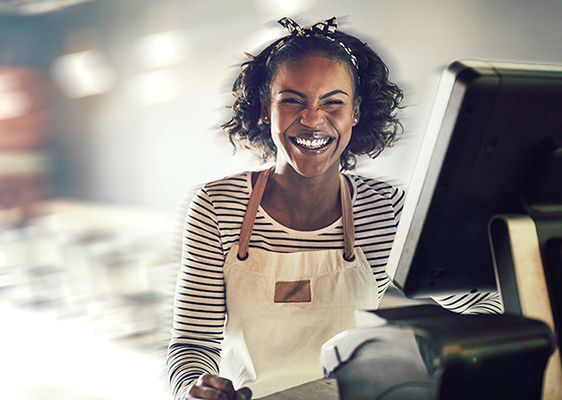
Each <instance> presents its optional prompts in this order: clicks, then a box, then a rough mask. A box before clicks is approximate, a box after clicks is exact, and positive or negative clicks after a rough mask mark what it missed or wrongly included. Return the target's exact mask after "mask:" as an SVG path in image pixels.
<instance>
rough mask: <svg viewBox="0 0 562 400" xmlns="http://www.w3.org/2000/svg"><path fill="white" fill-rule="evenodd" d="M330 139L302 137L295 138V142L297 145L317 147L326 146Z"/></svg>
mask: <svg viewBox="0 0 562 400" xmlns="http://www.w3.org/2000/svg"><path fill="white" fill-rule="evenodd" d="M329 141H330V140H329V139H313V140H309V139H302V138H296V142H297V144H298V145H299V146H303V147H309V148H311V149H318V148H320V147H323V146H326V145H327V144H328V142H329Z"/></svg>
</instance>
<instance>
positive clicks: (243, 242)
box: [238, 167, 274, 260]
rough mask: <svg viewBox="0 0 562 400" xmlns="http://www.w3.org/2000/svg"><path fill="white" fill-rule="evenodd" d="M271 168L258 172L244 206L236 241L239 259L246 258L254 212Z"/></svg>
mask: <svg viewBox="0 0 562 400" xmlns="http://www.w3.org/2000/svg"><path fill="white" fill-rule="evenodd" d="M273 168H274V167H271V168H268V169H265V170H263V171H262V172H260V175H259V176H258V180H257V181H256V186H255V187H254V189H253V190H252V194H251V195H250V201H249V202H248V207H247V208H246V213H245V214H244V220H243V221H242V228H240V240H239V242H238V259H239V260H245V259H246V258H248V246H249V245H250V237H251V236H252V229H254V222H255V220H256V214H257V213H258V207H259V206H260V203H261V198H262V197H263V192H264V191H265V185H266V184H267V179H268V178H269V175H270V174H271V171H273Z"/></svg>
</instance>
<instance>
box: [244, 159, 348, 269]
mask: <svg viewBox="0 0 562 400" xmlns="http://www.w3.org/2000/svg"><path fill="white" fill-rule="evenodd" d="M274 168H275V167H271V168H268V169H266V170H263V171H262V172H260V174H259V176H258V180H257V181H256V185H255V186H254V188H253V190H252V194H251V195H250V201H249V202H248V206H247V208H246V213H245V214H244V220H243V221H242V228H241V229H240V240H239V245H238V259H239V260H245V259H246V258H248V247H249V245H250V237H251V236H252V230H253V228H254V222H255V220H256V214H257V212H258V207H259V205H260V203H261V199H262V197H263V193H264V191H265V186H266V184H267V180H268V179H269V175H270V174H271V171H273V169H274ZM340 200H341V205H342V222H343V239H344V256H343V257H344V259H345V260H346V261H353V260H354V259H355V255H354V252H353V246H354V242H355V227H354V221H353V208H352V204H351V193H350V191H349V186H348V183H347V179H346V178H345V175H344V174H340Z"/></svg>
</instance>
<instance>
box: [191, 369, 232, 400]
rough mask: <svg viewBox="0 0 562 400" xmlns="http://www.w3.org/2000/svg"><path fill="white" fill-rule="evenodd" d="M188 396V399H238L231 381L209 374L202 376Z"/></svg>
mask: <svg viewBox="0 0 562 400" xmlns="http://www.w3.org/2000/svg"><path fill="white" fill-rule="evenodd" d="M186 394H187V398H188V399H217V400H233V399H235V398H236V397H235V396H236V394H235V391H234V387H233V386H232V382H231V381H230V380H228V379H226V378H221V377H220V376H216V375H209V374H203V375H201V376H200V377H199V379H197V383H196V384H195V385H193V386H191V387H190V388H189V389H188V391H187V393H186Z"/></svg>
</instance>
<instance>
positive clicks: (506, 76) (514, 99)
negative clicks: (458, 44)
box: [387, 60, 562, 298]
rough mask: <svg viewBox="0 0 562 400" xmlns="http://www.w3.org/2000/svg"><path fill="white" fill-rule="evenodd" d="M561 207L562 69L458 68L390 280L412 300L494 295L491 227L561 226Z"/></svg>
mask: <svg viewBox="0 0 562 400" xmlns="http://www.w3.org/2000/svg"><path fill="white" fill-rule="evenodd" d="M561 204H562V66H556V65H534V64H519V63H505V62H488V61H476V60H462V61H456V62H453V63H452V64H450V65H449V66H448V68H447V69H446V70H445V71H444V73H443V76H442V78H441V81H440V84H439V88H438V91H437V95H436V98H435V102H434V106H433V109H432V111H431V114H430V118H429V121H428V126H427V129H426V132H425V136H424V139H423V143H422V147H421V149H420V153H419V156H418V161H417V164H416V169H415V171H414V174H413V177H412V181H411V184H410V187H409V190H408V193H407V196H406V203H405V206H404V211H403V214H402V217H401V221H400V224H399V226H398V232H397V235H396V240H395V243H394V247H393V249H392V252H391V255H390V260H389V263H388V267H387V271H388V274H389V277H390V278H391V279H392V281H393V282H394V283H395V284H396V286H398V288H399V289H401V290H402V291H403V293H404V294H405V295H406V296H408V297H411V298H427V297H430V296H437V295H446V294H451V293H468V292H472V293H475V292H483V291H491V290H495V289H496V279H495V275H494V265H493V261H492V251H491V245H490V239H489V235H488V226H489V223H490V220H491V219H492V218H493V217H494V216H495V215H497V214H525V215H531V216H532V217H533V218H535V217H536V218H538V219H546V220H556V219H560V218H561V216H562V212H561V210H562V207H561ZM557 235H558V236H560V237H562V232H558V233H557V232H556V231H554V232H553V233H552V236H554V237H556V236H557ZM556 243H557V242H556V241H555V242H554V245H555V244H556ZM560 247H562V246H558V248H555V249H554V251H551V257H553V258H554V261H553V264H556V263H560V261H559V260H558V258H559V257H561V256H560V254H559V252H560V250H557V249H559V248H560ZM557 252H558V253H557ZM557 254H558V255H557Z"/></svg>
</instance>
